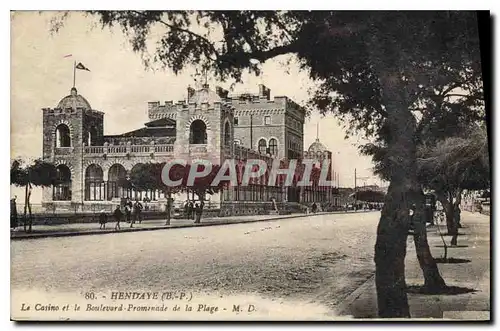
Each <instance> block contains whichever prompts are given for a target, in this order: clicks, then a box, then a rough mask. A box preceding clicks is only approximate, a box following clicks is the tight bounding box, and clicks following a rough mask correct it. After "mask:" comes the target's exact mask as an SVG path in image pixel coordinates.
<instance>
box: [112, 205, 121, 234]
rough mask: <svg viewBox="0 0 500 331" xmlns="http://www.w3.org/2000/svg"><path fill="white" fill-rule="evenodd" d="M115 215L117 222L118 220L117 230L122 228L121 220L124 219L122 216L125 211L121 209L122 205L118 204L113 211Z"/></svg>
mask: <svg viewBox="0 0 500 331" xmlns="http://www.w3.org/2000/svg"><path fill="white" fill-rule="evenodd" d="M113 216H114V218H115V222H116V225H115V230H120V221H121V220H122V217H123V213H122V211H121V209H120V206H116V209H115V211H114V213H113Z"/></svg>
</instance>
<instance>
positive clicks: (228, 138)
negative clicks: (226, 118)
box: [224, 122, 231, 146]
mask: <svg viewBox="0 0 500 331" xmlns="http://www.w3.org/2000/svg"><path fill="white" fill-rule="evenodd" d="M224 145H226V146H231V126H230V125H229V122H226V125H224Z"/></svg>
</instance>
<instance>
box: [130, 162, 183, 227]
mask: <svg viewBox="0 0 500 331" xmlns="http://www.w3.org/2000/svg"><path fill="white" fill-rule="evenodd" d="M164 166H165V163H142V164H137V165H136V166H134V167H133V168H132V171H131V172H130V179H129V182H130V186H131V187H134V188H136V189H137V190H140V191H147V190H159V191H161V192H163V193H164V194H165V195H166V196H167V206H166V207H167V208H166V222H165V225H170V218H171V214H172V200H171V199H172V194H175V193H177V192H180V191H181V190H182V186H180V185H179V186H167V185H165V184H164V183H163V181H162V178H161V173H162V171H163V167H164Z"/></svg>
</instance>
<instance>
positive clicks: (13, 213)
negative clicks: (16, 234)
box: [10, 195, 17, 230]
mask: <svg viewBox="0 0 500 331" xmlns="http://www.w3.org/2000/svg"><path fill="white" fill-rule="evenodd" d="M16 199H17V195H16V196H14V198H13V199H10V228H11V229H14V230H15V229H16V228H17V204H16Z"/></svg>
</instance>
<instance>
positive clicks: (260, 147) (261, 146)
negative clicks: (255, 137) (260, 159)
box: [259, 139, 267, 154]
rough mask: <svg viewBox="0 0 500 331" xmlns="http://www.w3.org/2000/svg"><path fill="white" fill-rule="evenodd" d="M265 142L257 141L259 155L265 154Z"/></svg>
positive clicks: (263, 140) (262, 140)
mask: <svg viewBox="0 0 500 331" xmlns="http://www.w3.org/2000/svg"><path fill="white" fill-rule="evenodd" d="M266 149H267V142H266V140H265V139H261V140H259V153H260V154H266Z"/></svg>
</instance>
